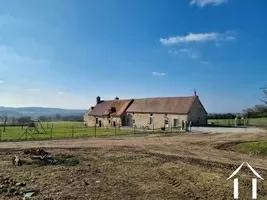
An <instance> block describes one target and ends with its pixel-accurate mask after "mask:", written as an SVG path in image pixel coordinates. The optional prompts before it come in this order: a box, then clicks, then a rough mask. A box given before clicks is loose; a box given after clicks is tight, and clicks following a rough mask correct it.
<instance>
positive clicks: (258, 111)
mask: <svg viewBox="0 0 267 200" xmlns="http://www.w3.org/2000/svg"><path fill="white" fill-rule="evenodd" d="M262 90H263V93H264V99H260V101H261V102H263V103H264V104H258V105H255V106H253V107H252V108H247V109H244V110H243V112H242V113H211V114H209V115H208V119H235V117H236V116H243V117H245V118H261V117H267V86H266V87H264V88H263V89H262Z"/></svg>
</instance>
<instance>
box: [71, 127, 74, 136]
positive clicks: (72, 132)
mask: <svg viewBox="0 0 267 200" xmlns="http://www.w3.org/2000/svg"><path fill="white" fill-rule="evenodd" d="M73 134H74V126H72V131H71V137H72V138H73Z"/></svg>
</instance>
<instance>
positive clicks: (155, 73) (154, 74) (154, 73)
mask: <svg viewBox="0 0 267 200" xmlns="http://www.w3.org/2000/svg"><path fill="white" fill-rule="evenodd" d="M152 75H153V76H166V75H167V74H165V73H163V72H152Z"/></svg>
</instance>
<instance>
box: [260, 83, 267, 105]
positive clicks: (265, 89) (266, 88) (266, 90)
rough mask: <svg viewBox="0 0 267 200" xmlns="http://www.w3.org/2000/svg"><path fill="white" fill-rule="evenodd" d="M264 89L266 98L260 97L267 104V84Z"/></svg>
mask: <svg viewBox="0 0 267 200" xmlns="http://www.w3.org/2000/svg"><path fill="white" fill-rule="evenodd" d="M262 91H263V93H264V98H265V100H262V99H260V100H261V101H262V102H263V103H265V104H267V86H265V87H264V88H262Z"/></svg>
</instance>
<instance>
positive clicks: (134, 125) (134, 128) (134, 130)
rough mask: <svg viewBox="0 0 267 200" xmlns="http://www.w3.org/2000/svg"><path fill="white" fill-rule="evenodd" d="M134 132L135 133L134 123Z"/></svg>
mask: <svg viewBox="0 0 267 200" xmlns="http://www.w3.org/2000/svg"><path fill="white" fill-rule="evenodd" d="M134 134H135V125H134Z"/></svg>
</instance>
